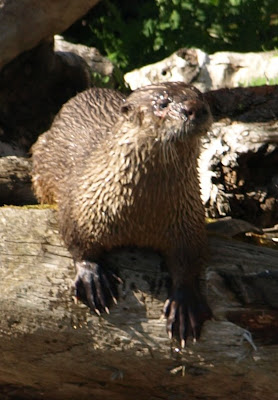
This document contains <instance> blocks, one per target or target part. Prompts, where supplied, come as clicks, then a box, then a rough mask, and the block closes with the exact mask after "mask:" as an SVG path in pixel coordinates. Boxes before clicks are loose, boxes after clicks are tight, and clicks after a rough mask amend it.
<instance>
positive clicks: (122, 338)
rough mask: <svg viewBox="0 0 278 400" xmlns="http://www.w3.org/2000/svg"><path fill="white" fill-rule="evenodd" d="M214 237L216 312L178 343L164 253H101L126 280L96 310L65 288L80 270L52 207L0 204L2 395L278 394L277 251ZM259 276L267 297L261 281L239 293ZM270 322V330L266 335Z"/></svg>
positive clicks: (210, 283)
mask: <svg viewBox="0 0 278 400" xmlns="http://www.w3.org/2000/svg"><path fill="white" fill-rule="evenodd" d="M210 248H211V260H210V263H209V265H208V267H207V270H206V273H205V274H204V281H203V283H204V285H203V286H204V290H205V291H206V293H207V297H208V300H209V303H210V305H211V307H212V309H213V312H214V319H213V320H211V321H208V322H207V323H206V324H205V326H204V329H203V331H202V336H201V339H200V341H199V342H197V344H195V345H194V344H192V343H191V341H189V342H188V345H187V348H186V349H185V350H184V351H182V352H181V351H178V350H175V345H174V346H172V348H171V343H170V340H169V339H168V338H167V335H166V332H165V321H164V320H163V319H161V312H162V307H163V301H164V300H165V298H166V296H167V293H166V288H165V287H166V280H167V279H166V278H167V273H166V272H165V271H162V269H161V264H162V263H161V259H160V257H158V256H157V255H155V254H152V253H148V252H138V251H132V250H126V251H121V252H118V253H116V254H114V255H110V256H109V257H108V258H107V259H106V260H105V261H104V262H105V264H106V265H108V266H109V267H112V268H114V269H115V270H116V271H117V273H118V274H119V275H120V276H121V278H122V279H123V284H122V285H120V286H119V295H120V296H119V297H120V298H119V304H118V305H117V306H115V307H114V308H113V309H111V313H110V315H103V316H102V317H101V318H99V317H97V316H96V315H91V314H90V313H89V312H88V309H87V308H86V307H85V306H84V305H82V304H75V302H74V301H73V299H72V296H71V283H72V279H73V278H74V274H75V272H74V268H73V264H72V259H71V257H70V255H69V253H68V252H67V250H66V249H65V247H64V246H63V243H62V241H61V238H60V236H59V234H58V232H57V224H56V217H55V211H54V210H51V209H45V210H42V209H29V210H24V209H20V208H2V209H0V279H1V282H2V284H1V291H0V307H1V320H0V335H1V340H0V349H1V350H0V354H1V359H0V393H1V394H0V398H1V399H2V398H3V399H12V398H16V399H18V398H20V399H46V398H47V399H49V400H51V399H63V400H65V399H75V398H82V399H89V398H90V399H91V398H93V399H106V398H109V399H116V400H117V399H119V400H120V399H121V400H123V399H180V400H181V399H184V398H190V399H194V398H199V399H200V398H210V399H218V398H219V399H222V398H225V399H228V400H229V399H236V398H238V396H240V398H241V399H252V400H253V399H260V400H264V399H274V398H275V396H276V395H277V390H278V383H277V369H278V345H277V336H278V334H277V333H278V328H277V318H276V317H277V314H275V311H274V310H273V309H271V308H270V305H272V306H273V307H274V306H275V304H274V303H275V298H276V299H277V289H275V288H277V284H276V283H277V282H276V279H275V274H278V266H277V255H278V252H277V251H275V250H272V249H265V248H261V247H256V246H254V245H249V244H245V243H241V242H237V241H233V240H231V239H225V238H223V237H222V238H221V237H217V236H215V237H213V236H211V238H210ZM265 270H268V271H270V272H268V274H270V275H268V276H267V277H266V276H265V275H266V274H267V273H266V272H264V271H265ZM260 272H261V274H259V275H258V273H260ZM231 277H232V278H233V279H230V278H231ZM250 277H251V278H252V279H253V281H252V279H251V278H250ZM270 278H271V279H270ZM237 282H238V283H239V284H238V285H237V284H236V283H237ZM252 282H253V284H252ZM254 282H256V284H257V285H258V284H259V283H260V285H261V287H262V289H261V290H260V293H264V295H265V296H264V298H262V296H256V290H255V291H254V290H253V297H252V298H251V297H250V296H249V297H248V296H245V297H244V296H242V293H245V292H246V293H252V291H251V292H250V290H251V289H254V287H256V285H254ZM227 283H228V286H227ZM230 283H231V285H230ZM268 283H269V285H268ZM274 283H275V284H276V286H275V285H274ZM235 287H236V288H237V292H238V293H237V294H238V295H237V294H236V293H235V291H234V288H235ZM239 287H240V288H241V289H242V290H241V291H240V290H238V288H239ZM249 289H250V290H249ZM275 290H276V292H275ZM254 296H255V298H254ZM240 299H242V301H244V302H245V306H242V304H241V302H240ZM273 302H274V303H273ZM248 303H249V304H248ZM255 303H257V305H255ZM276 306H277V304H276ZM227 317H229V319H230V321H231V320H232V321H234V322H235V323H232V322H230V321H229V320H228V318H227ZM275 318H276V319H275ZM238 321H240V324H241V326H239V325H237V322H238ZM264 327H267V329H265V330H264V335H261V334H260V333H261V329H262V328H264ZM244 328H249V329H251V328H252V330H253V333H254V335H253V339H254V342H253V341H252V339H251V338H250V336H249V334H248V332H247V331H246V330H245V329H244ZM268 332H272V333H273V332H274V333H276V335H275V334H274V336H273V337H272V338H271V340H268V339H269V337H268V336H267V333H268Z"/></svg>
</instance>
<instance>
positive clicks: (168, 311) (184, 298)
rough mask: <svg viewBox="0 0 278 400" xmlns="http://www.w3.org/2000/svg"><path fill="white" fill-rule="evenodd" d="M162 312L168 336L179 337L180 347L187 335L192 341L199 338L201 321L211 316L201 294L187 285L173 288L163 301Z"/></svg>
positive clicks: (184, 342)
mask: <svg viewBox="0 0 278 400" xmlns="http://www.w3.org/2000/svg"><path fill="white" fill-rule="evenodd" d="M164 313H165V316H166V318H167V332H168V335H169V337H170V338H172V337H173V336H177V337H179V339H180V341H181V346H182V347H184V346H185V344H186V340H187V338H188V337H189V336H193V340H194V341H196V339H198V338H199V336H200V332H201V328H202V325H203V323H204V322H205V321H206V320H207V319H210V318H211V316H212V313H211V311H210V309H209V307H208V305H207V304H206V301H205V300H204V299H203V298H202V296H201V294H200V293H199V292H198V291H196V290H193V289H190V288H188V287H181V288H178V289H174V290H173V293H172V295H171V296H170V297H169V299H167V300H166V302H165V305H164Z"/></svg>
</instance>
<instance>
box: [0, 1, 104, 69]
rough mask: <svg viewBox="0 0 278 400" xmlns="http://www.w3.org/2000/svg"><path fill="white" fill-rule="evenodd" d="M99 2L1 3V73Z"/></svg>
mask: <svg viewBox="0 0 278 400" xmlns="http://www.w3.org/2000/svg"><path fill="white" fill-rule="evenodd" d="M98 1H99V0H79V1H74V0H71V1H68V0H66V1H65V0H56V1H45V0H21V1H16V0H0V70H1V68H2V67H3V66H4V65H6V64H7V63H8V62H10V61H11V60H13V59H14V58H15V57H17V56H18V55H19V54H21V53H23V52H24V51H26V50H30V49H32V48H34V47H36V46H37V45H38V44H39V43H40V42H41V41H43V40H44V39H47V38H49V37H52V36H53V35H55V34H56V33H60V32H63V31H64V30H66V29H67V28H68V27H69V26H70V25H71V24H73V23H74V22H75V21H76V20H77V19H78V18H80V17H82V15H84V14H86V12H88V11H89V10H90V9H91V8H92V7H93V6H94V5H95V4H96V3H98Z"/></svg>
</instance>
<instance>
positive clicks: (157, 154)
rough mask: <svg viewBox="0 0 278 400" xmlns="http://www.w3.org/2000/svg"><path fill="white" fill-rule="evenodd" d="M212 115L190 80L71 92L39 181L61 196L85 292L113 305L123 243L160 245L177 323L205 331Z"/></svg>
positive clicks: (41, 152) (38, 189)
mask: <svg viewBox="0 0 278 400" xmlns="http://www.w3.org/2000/svg"><path fill="white" fill-rule="evenodd" d="M210 124H211V113H210V110H209V107H208V105H207V103H206V102H205V100H204V99H203V96H202V94H201V93H200V92H199V91H198V90H197V89H196V88H194V87H193V86H188V85H186V84H184V83H182V82H167V83H161V84H156V85H150V86H146V87H143V88H141V89H137V90H135V91H134V92H133V93H131V94H130V95H129V96H128V97H127V98H125V96H124V95H122V94H120V93H119V92H116V91H114V90H111V89H97V88H93V89H89V90H87V91H85V92H83V93H81V94H78V95H77V96H76V97H74V98H73V99H71V100H70V101H68V103H67V104H66V105H64V107H63V108H62V110H61V111H60V113H59V114H58V116H57V117H56V119H55V120H54V123H53V125H52V127H51V129H50V130H49V131H47V132H45V133H44V134H43V135H41V136H40V138H39V139H38V141H37V143H36V144H35V145H34V146H33V148H32V152H33V173H32V177H33V187H34V190H35V193H36V195H37V197H38V199H39V200H40V201H41V202H43V203H47V202H48V203H49V202H50V203H52V202H55V203H57V204H58V221H59V226H60V231H61V234H62V236H63V239H64V241H65V243H66V245H67V247H68V249H69V251H70V252H71V254H72V256H73V258H74V261H75V266H76V269H77V277H76V281H75V286H76V293H77V296H79V297H82V296H83V297H84V295H85V299H84V300H85V302H86V303H87V304H88V305H89V307H90V308H91V310H93V311H95V312H97V313H98V314H99V313H100V312H101V311H103V310H106V311H108V306H109V302H110V301H111V299H113V300H114V301H115V294H114V290H113V287H112V286H111V285H110V284H109V279H108V278H107V272H104V271H103V268H102V267H101V266H100V265H99V258H100V256H101V254H102V252H103V251H107V250H110V249H112V248H114V247H123V246H124V247H127V246H137V247H144V248H152V249H154V250H156V251H158V252H160V253H161V254H162V255H163V256H164V257H165V261H166V264H167V266H168V269H169V271H170V274H171V278H172V292H171V295H170V297H169V299H168V300H167V301H166V303H165V314H166V317H167V331H168V334H169V336H170V337H172V335H173V333H174V332H175V333H176V332H177V333H178V334H179V336H180V339H181V341H182V344H183V345H184V344H185V341H186V338H187V336H188V335H190V334H191V335H193V338H194V339H196V338H197V337H198V336H199V333H200V328H201V325H202V323H203V321H204V320H205V319H207V318H208V317H209V316H210V311H209V309H208V307H207V305H206V302H205V300H204V299H203V298H202V296H201V295H200V292H199V285H198V277H199V274H200V270H201V266H202V265H203V262H204V259H205V257H206V252H207V244H206V234H205V225H204V207H203V205H202V203H201V199H200V190H199V182H198V174H197V158H198V155H199V146H200V143H199V142H200V136H201V135H202V134H204V133H206V131H207V129H208V128H209V127H210Z"/></svg>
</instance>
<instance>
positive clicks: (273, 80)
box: [239, 77, 278, 87]
mask: <svg viewBox="0 0 278 400" xmlns="http://www.w3.org/2000/svg"><path fill="white" fill-rule="evenodd" d="M262 85H278V77H277V78H271V79H267V78H266V77H261V78H254V79H252V80H251V81H250V82H243V83H240V84H239V86H243V87H247V86H262Z"/></svg>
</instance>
